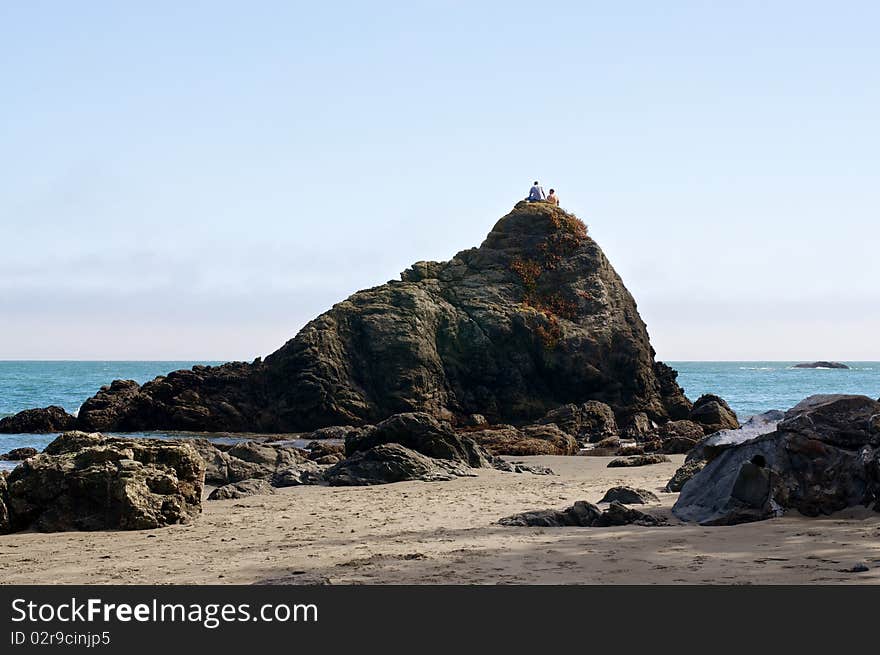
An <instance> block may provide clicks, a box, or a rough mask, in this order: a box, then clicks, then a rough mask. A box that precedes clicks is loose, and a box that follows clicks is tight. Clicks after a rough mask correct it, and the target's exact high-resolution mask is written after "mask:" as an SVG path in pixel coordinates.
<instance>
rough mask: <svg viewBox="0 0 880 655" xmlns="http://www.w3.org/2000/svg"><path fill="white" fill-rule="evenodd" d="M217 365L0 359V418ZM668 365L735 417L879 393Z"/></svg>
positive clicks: (776, 367)
mask: <svg viewBox="0 0 880 655" xmlns="http://www.w3.org/2000/svg"><path fill="white" fill-rule="evenodd" d="M220 363H221V362H213V361H199V362H195V361H192V362H188V361H163V362H45V361H30V362H28V361H0V417H3V416H8V415H10V414H14V413H16V412H19V411H21V410H23V409H29V408H32V407H46V406H48V405H59V406H61V407H63V408H64V409H66V410H67V411H68V412H71V413H75V412H76V411H77V410H78V409H79V406H80V405H81V404H82V403H83V401H84V400H86V398H88V397H89V396H92V395H93V394H94V393H95V392H96V391H97V390H98V389H99V388H100V387H101V386H102V385H104V384H109V383H110V382H111V381H112V380H115V379H125V380H136V381H138V382H146V381H147V380H151V379H153V378H154V377H156V376H157V375H165V374H166V373H169V372H171V371H174V370H176V369H180V368H190V367H192V366H194V365H195V364H220ZM667 363H668V364H669V365H670V366H672V367H673V368H674V369H676V370H677V371H678V373H679V377H678V381H679V384H681V386H682V387H683V388H684V390H685V393H686V394H687V396H688V397H689V398H690V399H691V400H696V398H697V397H698V396H700V395H701V394H704V393H714V394H717V395H719V396H721V397H722V398H724V399H725V400H727V402H728V403H729V404H730V406H731V407H732V408H733V410H734V411H735V412H736V413H737V415H738V416H739V417H740V418H741V419H744V418H746V417H748V416H752V415H753V414H759V413H761V412H765V411H767V410H770V409H783V410H784V409H788V408H789V407H791V406H793V405H794V404H796V403H797V402H799V401H800V400H802V399H804V398H806V397H807V396H810V395H812V394H816V393H854V394H865V395H867V396H870V397H872V398H878V397H880V362H844V363H846V364H847V365H848V366H849V367H850V368H849V370H842V369H841V370H838V369H797V368H793V366H794V364H796V363H797V362H667ZM152 436H158V437H167V436H175V435H174V434H170V433H161V434H160V433H153V434H152ZM54 437H55V435H31V434H28V435H0V453H2V452H6V451H8V450H10V449H12V448H18V447H21V446H32V447H34V448H38V449H42V448H44V447H45V446H46V445H47V444H48V443H49V442H50V441H51V440H52V439H54ZM9 464H12V463H11V462H10V463H9ZM3 465H5V464H3Z"/></svg>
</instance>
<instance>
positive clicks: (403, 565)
mask: <svg viewBox="0 0 880 655" xmlns="http://www.w3.org/2000/svg"><path fill="white" fill-rule="evenodd" d="M514 459H517V460H523V461H527V462H529V463H537V464H544V465H547V466H550V467H551V468H553V469H554V470H555V471H556V472H557V473H558V474H559V475H558V476H552V477H549V476H536V475H530V474H513V473H501V472H499V471H494V470H485V471H479V472H478V476H477V477H475V478H461V479H457V480H453V481H451V482H434V483H426V482H403V483H397V484H391V485H383V486H377V487H360V488H329V487H294V488H287V489H280V490H278V493H277V494H276V495H274V496H254V497H251V498H247V499H243V500H225V501H205V503H204V512H203V514H202V516H201V517H200V518H199V519H198V520H197V521H196V522H195V523H193V524H192V525H186V526H172V527H169V528H163V529H159V530H149V531H138V532H92V533H87V532H71V533H55V534H40V533H33V532H27V533H17V534H12V535H5V536H0V583H6V584H10V583H19V584H27V583H34V584H71V583H97V584H105V583H115V584H129V583H132V584H218V583H230V584H254V583H259V584H266V583H269V584H313V583H328V582H329V583H331V584H351V583H356V584H361V583H363V584H388V583H390V584H439V583H445V584H517V583H519V584H580V583H601V584H634V583H635V584H643V583H648V584H662V583H691V584H700V583H713V582H714V583H735V584H759V583H764V584H781V583H789V584H809V583H815V582H823V583H880V513H875V512H873V511H868V510H864V509H858V510H847V511H846V512H842V513H839V514H836V515H834V516H832V517H823V518H818V519H811V518H806V517H803V516H800V515H798V514H792V515H789V516H786V517H783V518H781V519H774V520H770V521H763V522H760V523H752V524H748V525H739V526H731V527H712V528H703V527H699V526H694V525H685V524H681V523H679V522H678V521H676V520H675V519H674V518H673V517H672V515H671V513H670V508H671V506H672V503H673V502H674V501H675V498H676V496H677V494H668V493H664V492H663V491H662V489H663V486H664V485H665V483H666V481H667V480H668V479H669V477H670V476H671V475H672V473H673V471H674V470H675V468H676V467H677V466H678V464H679V463H680V462H681V461H682V459H683V457H682V456H674V457H672V459H673V462H672V463H665V464H656V465H653V466H646V467H639V468H631V469H621V468H617V469H609V468H606V465H607V463H608V461H609V459H610V458H607V457H523V458H514ZM617 484H629V485H632V486H637V487H643V488H647V489H651V490H652V491H654V492H655V493H657V495H658V496H659V497H660V499H661V503H660V504H659V505H648V506H645V507H644V508H642V509H646V510H647V511H650V512H652V513H656V514H660V515H663V516H665V517H667V518H668V519H669V520H670V525H668V526H665V527H638V526H625V527H616V528H510V527H501V526H498V525H495V524H494V522H495V521H497V520H498V519H499V518H501V517H503V516H507V515H509V514H513V513H516V512H521V511H525V510H530V509H543V508H547V507H557V508H562V507H565V506H567V505H570V504H571V503H573V502H574V501H576V500H589V501H592V502H595V501H597V500H598V499H599V498H601V497H602V495H603V494H604V492H605V490H606V489H608V488H609V487H611V486H614V485H617ZM860 562H864V563H866V564H867V565H868V566H869V570H868V571H867V572H863V573H851V572H844V571H843V569H849V568H852V567H853V566H854V565H855V564H858V563H860Z"/></svg>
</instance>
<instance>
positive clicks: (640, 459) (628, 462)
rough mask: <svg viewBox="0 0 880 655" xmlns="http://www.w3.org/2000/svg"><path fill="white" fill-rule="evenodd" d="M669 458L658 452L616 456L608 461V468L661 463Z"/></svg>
mask: <svg viewBox="0 0 880 655" xmlns="http://www.w3.org/2000/svg"><path fill="white" fill-rule="evenodd" d="M668 461H670V459H669V458H668V457H667V456H666V455H661V454H659V453H651V454H648V455H634V456H632V457H618V458H617V459H612V460H611V461H610V462H608V468H623V467H629V466H650V465H651V464H662V463H664V462H668Z"/></svg>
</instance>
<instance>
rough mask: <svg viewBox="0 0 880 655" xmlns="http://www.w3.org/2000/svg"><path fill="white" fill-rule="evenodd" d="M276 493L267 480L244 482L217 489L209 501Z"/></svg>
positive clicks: (209, 497) (225, 485)
mask: <svg viewBox="0 0 880 655" xmlns="http://www.w3.org/2000/svg"><path fill="white" fill-rule="evenodd" d="M274 493H275V488H274V487H273V486H272V485H271V484H269V483H268V482H266V481H265V480H255V479H253V478H251V479H250V480H242V481H240V482H232V483H230V484H224V485H223V486H222V487H217V488H216V489H214V491H212V492H211V495H209V496H208V500H228V499H230V498H247V497H248V496H264V495H271V494H274Z"/></svg>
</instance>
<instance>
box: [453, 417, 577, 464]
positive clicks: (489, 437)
mask: <svg viewBox="0 0 880 655" xmlns="http://www.w3.org/2000/svg"><path fill="white" fill-rule="evenodd" d="M467 436H468V437H469V438H471V439H473V440H474V441H476V442H477V443H478V444H480V445H481V446H483V447H484V448H485V449H486V450H487V451H489V453H490V454H492V455H513V456H517V457H523V456H525V455H574V454H576V453H577V452H578V450H579V448H578V444H577V441H575V438H574V437H572V436H571V435H570V434H567V433H565V432H563V431H562V430H561V429H559V427H557V426H556V425H555V424H553V423H548V424H547V425H527V426H525V427H522V428H515V427H513V426H512V425H504V426H496V427H493V428H489V429H487V430H477V431H473V432H468V433H467Z"/></svg>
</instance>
